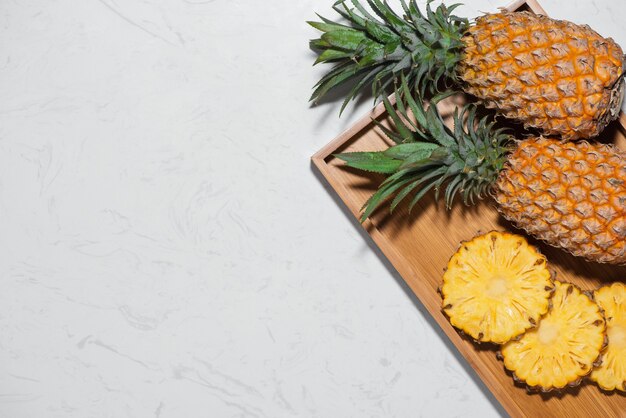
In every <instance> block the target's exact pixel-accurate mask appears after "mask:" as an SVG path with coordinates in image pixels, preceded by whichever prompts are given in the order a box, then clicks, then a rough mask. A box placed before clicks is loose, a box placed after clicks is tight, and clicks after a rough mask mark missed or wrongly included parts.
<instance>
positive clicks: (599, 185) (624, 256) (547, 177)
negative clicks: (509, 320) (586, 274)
mask: <svg viewBox="0 0 626 418" xmlns="http://www.w3.org/2000/svg"><path fill="white" fill-rule="evenodd" d="M494 197H495V200H496V202H497V203H498V205H497V208H498V210H499V211H500V213H501V214H502V215H503V216H504V217H505V218H507V219H508V220H510V221H513V222H514V223H515V224H517V226H518V227H521V228H523V229H525V230H526V231H528V232H529V233H530V234H532V235H534V236H535V237H538V238H540V239H542V240H545V241H546V242H548V243H549V244H551V245H553V246H557V247H561V248H564V249H566V250H567V251H569V252H571V253H572V254H574V255H577V256H581V257H585V258H587V259H589V260H591V261H597V262H602V263H613V264H624V263H626V154H625V153H623V152H621V151H619V150H618V149H616V148H614V147H612V146H608V145H600V144H589V143H587V142H579V143H571V142H559V141H556V140H552V139H544V138H539V139H530V140H525V141H520V142H518V146H517V148H516V149H515V151H513V153H512V154H510V155H509V158H508V161H507V164H506V166H505V169H504V170H502V171H501V172H500V176H499V178H498V181H497V183H496V187H495V188H494Z"/></svg>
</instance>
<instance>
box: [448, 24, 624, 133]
mask: <svg viewBox="0 0 626 418" xmlns="http://www.w3.org/2000/svg"><path fill="white" fill-rule="evenodd" d="M463 42H464V43H465V51H464V53H465V58H464V60H462V61H461V63H460V65H459V68H458V71H459V76H460V78H461V79H463V80H464V81H465V84H466V86H467V87H466V90H467V91H468V92H469V93H470V94H473V95H474V96H476V97H479V98H480V99H482V100H483V103H484V104H485V106H487V107H489V108H494V109H496V110H497V111H498V112H500V113H501V114H503V115H504V116H506V117H508V118H511V119H517V120H520V121H521V122H523V123H524V126H526V127H527V128H529V127H533V128H538V129H540V130H542V132H543V133H545V134H547V135H557V136H560V137H561V138H563V139H567V140H574V139H582V138H591V137H594V136H597V135H598V134H599V133H600V132H601V131H602V130H603V129H604V128H605V127H606V125H607V124H608V123H609V122H610V121H611V120H613V119H616V118H617V117H618V116H619V112H618V111H615V110H616V109H617V108H618V107H619V103H617V102H618V101H619V102H620V103H621V100H622V91H623V81H622V79H621V77H622V71H623V66H624V64H623V60H624V55H623V51H622V49H621V48H620V47H619V45H617V44H616V43H615V42H614V41H613V39H611V38H603V37H602V36H600V35H599V34H598V33H597V32H595V31H594V30H592V29H591V28H590V27H589V26H587V25H576V24H574V23H571V22H567V21H561V20H555V19H551V18H549V17H547V16H541V15H535V14H533V13H530V12H502V13H498V14H488V15H485V16H481V17H479V18H477V19H476V23H475V25H473V26H472V27H471V28H470V30H469V31H468V33H467V34H466V35H465V37H464V38H463Z"/></svg>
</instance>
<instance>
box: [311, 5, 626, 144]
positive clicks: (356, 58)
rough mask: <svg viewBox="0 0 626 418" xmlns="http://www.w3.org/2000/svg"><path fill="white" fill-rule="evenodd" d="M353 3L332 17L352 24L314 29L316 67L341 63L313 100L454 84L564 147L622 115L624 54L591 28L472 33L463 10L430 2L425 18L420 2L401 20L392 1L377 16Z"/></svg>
mask: <svg viewBox="0 0 626 418" xmlns="http://www.w3.org/2000/svg"><path fill="white" fill-rule="evenodd" d="M346 3H347V2H346V1H345V0H341V1H339V2H337V3H336V4H335V6H334V9H335V10H336V11H337V12H338V13H339V14H340V15H341V16H343V17H344V18H345V19H347V21H348V25H345V24H339V23H334V22H332V21H330V20H328V19H325V18H322V22H309V23H310V24H311V25H312V26H313V27H315V28H317V29H319V30H320V31H322V32H323V34H322V35H321V37H320V38H319V39H315V40H313V41H311V46H312V47H313V48H314V49H316V50H317V51H319V57H318V59H317V61H316V63H318V62H328V63H334V64H335V66H334V67H333V69H332V70H331V71H330V72H328V73H327V74H326V75H325V76H324V77H323V78H322V79H321V80H320V81H319V82H318V84H317V85H316V89H315V91H314V93H313V95H312V97H311V100H317V99H318V98H320V97H322V96H323V95H325V94H326V93H327V92H328V91H329V90H331V89H332V88H334V87H336V86H338V85H340V84H343V83H344V82H346V81H348V80H351V79H353V80H356V83H355V84H354V86H353V88H352V89H351V90H350V91H349V93H348V94H347V97H346V100H345V102H344V105H343V107H345V106H346V105H347V103H348V102H349V101H350V99H352V98H354V97H355V96H356V94H357V93H358V92H359V91H360V90H361V89H362V88H364V87H365V86H367V85H371V86H372V88H373V91H374V95H375V96H379V95H382V94H383V93H384V91H385V89H386V87H388V86H389V85H390V84H391V83H393V82H394V80H395V79H396V78H397V76H399V75H404V76H405V77H406V78H407V80H408V83H409V85H410V86H411V87H412V88H413V89H416V90H417V91H419V92H420V93H421V94H422V95H423V94H424V92H425V91H430V92H431V93H433V92H436V91H437V88H438V86H439V85H441V84H442V83H444V84H446V83H447V84H456V85H459V86H460V87H461V89H463V90H465V91H467V92H468V93H471V94H473V95H475V96H477V97H478V98H480V99H482V101H483V102H484V104H485V105H486V106H487V107H490V108H494V109H496V110H497V111H498V112H500V113H501V114H503V115H505V116H507V117H510V118H514V119H517V120H519V121H521V122H522V123H523V124H524V125H525V126H526V127H534V128H537V129H540V130H541V131H542V132H543V133H544V134H548V135H558V136H560V137H561V138H564V139H579V138H590V137H593V136H596V135H598V134H599V133H600V132H601V131H602V130H603V129H604V127H605V126H606V125H607V124H608V123H609V122H610V121H611V120H613V119H615V118H616V117H617V116H618V114H619V108H620V104H621V101H622V99H623V90H624V80H623V71H624V63H623V61H624V56H623V52H622V49H621V48H620V47H619V46H618V45H617V44H616V43H615V42H614V41H613V40H612V39H610V38H608V39H607V38H603V37H601V36H600V35H598V34H597V33H596V32H595V31H593V30H592V29H591V28H589V27H588V26H581V25H576V24H573V23H570V22H565V21H558V20H553V19H550V18H548V17H546V16H537V15H534V14H532V13H529V12H506V11H503V12H500V13H496V14H487V15H485V16H482V17H479V18H478V19H476V21H475V22H474V23H473V25H471V24H470V23H469V21H468V20H467V19H463V18H459V17H457V16H454V15H452V14H451V12H452V11H453V10H454V8H455V7H456V5H455V6H451V7H450V8H446V7H445V5H443V4H442V5H440V6H439V7H437V8H436V10H432V9H431V7H430V1H429V2H428V4H427V8H426V11H427V13H426V14H425V15H424V14H422V13H421V12H420V10H419V8H418V7H417V4H416V2H415V0H410V1H409V3H408V4H407V3H406V1H404V0H402V1H401V3H402V7H403V9H404V16H399V15H398V14H396V13H395V12H394V11H393V10H392V9H391V8H390V7H389V5H388V4H387V2H386V1H380V0H368V4H369V5H370V7H371V9H372V10H373V12H374V14H375V15H376V16H373V15H372V14H371V13H370V12H368V11H367V10H366V9H365V8H364V7H363V6H362V5H361V4H360V3H359V1H358V0H352V4H353V5H354V8H350V7H348V5H347V4H346ZM343 107H342V109H343Z"/></svg>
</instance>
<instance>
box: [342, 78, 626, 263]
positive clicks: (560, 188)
mask: <svg viewBox="0 0 626 418" xmlns="http://www.w3.org/2000/svg"><path fill="white" fill-rule="evenodd" d="M400 90H402V92H400V91H398V92H396V98H397V110H396V109H395V108H394V107H393V106H392V105H391V103H390V102H389V100H388V99H387V98H384V99H383V102H384V105H385V107H386V109H387V112H388V113H389V116H390V117H391V119H392V120H393V122H394V128H392V129H389V128H386V127H384V126H382V125H380V124H379V125H380V127H381V129H382V130H383V131H384V132H385V133H386V134H387V136H389V138H390V139H391V140H393V141H394V142H395V143H396V144H397V145H395V146H392V147H390V148H389V149H387V150H385V151H378V152H356V153H343V154H337V155H336V156H337V157H338V158H340V159H342V160H344V161H345V162H346V163H347V165H349V166H352V167H355V168H358V169H362V170H368V171H374V172H379V173H384V174H388V175H389V176H388V177H387V179H386V180H385V181H384V182H383V183H382V184H381V186H380V187H379V189H378V191H377V192H376V193H374V194H373V195H372V196H371V197H370V199H369V200H368V201H367V202H366V203H365V205H364V207H363V213H362V217H361V220H362V221H364V220H365V219H366V218H367V217H369V216H370V215H371V214H372V212H373V211H374V210H375V209H376V208H377V207H378V206H380V204H381V203H382V202H383V201H384V200H386V199H387V198H389V197H390V196H392V195H395V197H394V198H393V200H392V201H391V210H392V211H393V210H394V209H395V208H396V207H397V206H398V204H399V203H400V202H401V201H403V200H404V199H405V198H406V197H407V196H409V195H413V197H412V199H411V202H410V205H409V211H410V210H411V209H412V208H413V207H414V206H415V204H416V203H417V202H418V201H419V200H420V199H421V198H422V197H423V196H424V195H425V194H426V193H427V192H428V191H429V190H431V189H434V190H435V197H436V198H437V197H438V195H439V193H440V192H442V191H444V190H445V192H444V193H445V201H446V205H447V207H448V208H449V207H450V206H451V204H452V201H453V199H454V197H455V195H456V194H458V193H460V194H461V195H462V197H463V200H464V202H465V203H466V204H468V203H473V202H474V200H475V199H476V198H480V197H482V196H484V195H486V194H490V195H492V196H493V198H494V201H495V203H496V208H497V209H498V211H499V212H500V213H501V214H502V215H503V216H504V217H505V218H506V219H508V220H510V221H512V222H514V223H515V224H516V225H517V226H518V227H520V228H522V229H525V230H526V231H528V232H529V233H530V234H532V235H534V236H535V237H537V238H540V239H542V240H544V241H546V242H547V243H549V244H550V245H553V246H556V247H560V248H563V249H565V250H566V251H569V252H570V253H572V254H574V255H576V256H581V257H584V258H586V259H588V260H591V261H596V262H601V263H612V264H625V263H626V153H624V152H622V151H620V150H618V149H616V148H615V147H613V146H610V145H592V144H589V143H586V142H581V143H573V142H561V141H557V140H554V139H547V138H543V137H536V138H530V139H526V140H524V141H515V140H514V139H513V138H512V137H511V135H509V134H507V132H506V131H504V130H503V129H501V128H497V127H496V126H495V123H494V122H493V121H491V122H490V119H489V117H488V116H483V117H481V118H478V117H477V116H476V106H475V105H468V106H466V107H464V108H463V109H462V111H461V112H458V111H457V112H455V115H454V128H453V129H449V128H448V127H446V126H445V124H444V123H443V120H442V118H441V115H440V114H439V113H438V111H437V108H436V106H433V105H431V106H429V107H428V110H424V108H423V107H422V104H421V102H420V104H418V102H417V101H416V100H415V99H414V98H412V97H411V95H410V94H409V86H408V84H407V82H406V80H404V79H403V80H402V83H401V87H400ZM401 94H402V96H403V97H404V98H405V100H406V104H405V103H403V102H402V100H401V97H400V95H401ZM417 100H418V101H420V100H421V99H420V98H419V97H418V98H417ZM407 105H408V108H407ZM409 110H410V112H409ZM409 113H412V115H413V118H414V119H412V118H411V117H410V115H409ZM464 120H467V122H466V123H464Z"/></svg>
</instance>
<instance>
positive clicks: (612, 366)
mask: <svg viewBox="0 0 626 418" xmlns="http://www.w3.org/2000/svg"><path fill="white" fill-rule="evenodd" d="M594 298H595V300H596V303H597V304H598V305H599V306H600V307H601V308H602V309H603V310H604V316H605V318H606V328H607V335H608V339H609V344H608V346H607V348H606V351H605V352H604V354H603V360H602V364H601V365H600V366H599V367H598V368H596V369H594V370H593V372H591V380H593V381H594V382H596V383H597V384H598V386H600V387H601V388H602V389H604V390H619V391H622V392H626V286H624V284H622V283H613V284H612V285H610V286H604V287H602V288H600V289H598V290H596V291H595V292H594Z"/></svg>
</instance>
